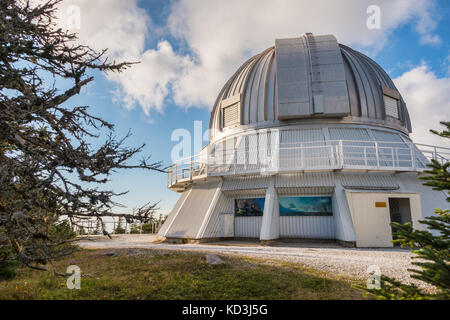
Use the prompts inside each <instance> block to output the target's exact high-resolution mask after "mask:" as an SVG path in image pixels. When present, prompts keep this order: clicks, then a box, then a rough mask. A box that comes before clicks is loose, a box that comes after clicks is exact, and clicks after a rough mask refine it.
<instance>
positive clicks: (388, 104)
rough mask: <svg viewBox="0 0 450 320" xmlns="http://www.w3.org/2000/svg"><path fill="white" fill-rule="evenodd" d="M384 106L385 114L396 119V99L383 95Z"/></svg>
mask: <svg viewBox="0 0 450 320" xmlns="http://www.w3.org/2000/svg"><path fill="white" fill-rule="evenodd" d="M384 106H385V108H386V115H387V116H390V117H393V118H395V119H398V100H397V99H395V98H392V97H389V96H387V95H384Z"/></svg>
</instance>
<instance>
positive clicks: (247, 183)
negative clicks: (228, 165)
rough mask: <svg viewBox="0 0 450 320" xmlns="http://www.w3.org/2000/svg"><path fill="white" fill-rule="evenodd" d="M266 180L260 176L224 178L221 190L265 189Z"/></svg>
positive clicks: (266, 178)
mask: <svg viewBox="0 0 450 320" xmlns="http://www.w3.org/2000/svg"><path fill="white" fill-rule="evenodd" d="M268 179H269V178H268V177H261V176H243V177H235V178H225V179H224V181H223V185H222V190H245V189H264V188H267V183H268Z"/></svg>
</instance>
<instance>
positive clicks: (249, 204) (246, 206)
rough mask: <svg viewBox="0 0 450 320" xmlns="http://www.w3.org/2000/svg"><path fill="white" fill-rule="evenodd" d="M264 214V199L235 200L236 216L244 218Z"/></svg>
mask: <svg viewBox="0 0 450 320" xmlns="http://www.w3.org/2000/svg"><path fill="white" fill-rule="evenodd" d="M263 212H264V198H250V199H235V200H234V214H235V215H236V216H242V217H257V216H262V215H263Z"/></svg>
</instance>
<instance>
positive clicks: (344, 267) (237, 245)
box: [79, 235, 424, 286]
mask: <svg viewBox="0 0 450 320" xmlns="http://www.w3.org/2000/svg"><path fill="white" fill-rule="evenodd" d="M155 239H156V238H155V236H153V235H121V236H114V237H113V239H112V240H110V239H108V238H106V237H95V238H93V239H92V240H90V241H88V240H83V241H80V243H79V245H80V246H81V247H84V248H89V249H114V248H116V249H118V248H143V249H144V248H148V249H165V250H187V251H201V252H214V253H217V254H233V255H244V256H251V257H258V258H262V259H278V260H284V261H291V262H297V263H301V264H304V265H306V266H309V267H312V268H315V269H318V270H322V271H325V272H328V273H331V274H337V275H343V276H347V277H352V278H356V279H361V280H365V279H367V277H368V273H367V268H368V267H369V266H372V265H375V266H378V267H379V268H380V271H381V273H382V274H385V275H387V276H391V277H395V278H397V279H399V280H402V281H405V282H411V281H412V282H415V283H417V284H418V285H421V286H424V284H423V283H421V282H416V281H415V280H414V279H411V278H410V277H409V275H408V274H409V272H408V271H407V270H406V269H407V268H412V267H413V266H412V265H411V256H412V254H411V253H410V252H409V251H408V250H406V249H400V248H383V249H381V248H380V249H367V248H343V247H340V246H338V245H335V244H333V243H327V244H323V243H280V244H277V245H274V246H261V245H259V243H245V242H233V241H230V242H219V243H212V244H166V243H159V244H156V243H152V241H154V240H155Z"/></svg>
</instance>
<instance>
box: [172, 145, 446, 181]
mask: <svg viewBox="0 0 450 320" xmlns="http://www.w3.org/2000/svg"><path fill="white" fill-rule="evenodd" d="M238 144H239V145H237V146H233V145H232V146H227V147H223V145H222V146H221V147H218V146H217V145H214V146H213V147H211V146H208V147H207V148H205V149H204V150H203V152H202V153H201V154H199V155H195V156H193V157H187V158H184V159H180V160H178V161H176V162H175V163H174V164H173V165H172V166H170V167H169V170H168V186H169V187H170V186H174V185H176V184H177V183H182V182H189V181H192V180H195V179H197V178H204V177H206V176H223V175H229V174H251V173H264V172H292V171H305V170H330V169H367V170H396V171H423V170H424V169H425V168H426V164H427V163H428V162H429V161H430V159H436V160H437V161H440V162H445V161H448V159H450V148H444V147H437V146H430V145H424V144H413V143H410V142H384V141H361V140H329V141H313V142H302V143H299V142H296V143H290V142H289V143H283V142H279V143H276V144H275V145H268V144H267V143H263V144H259V145H258V144H254V145H248V144H244V143H238Z"/></svg>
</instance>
